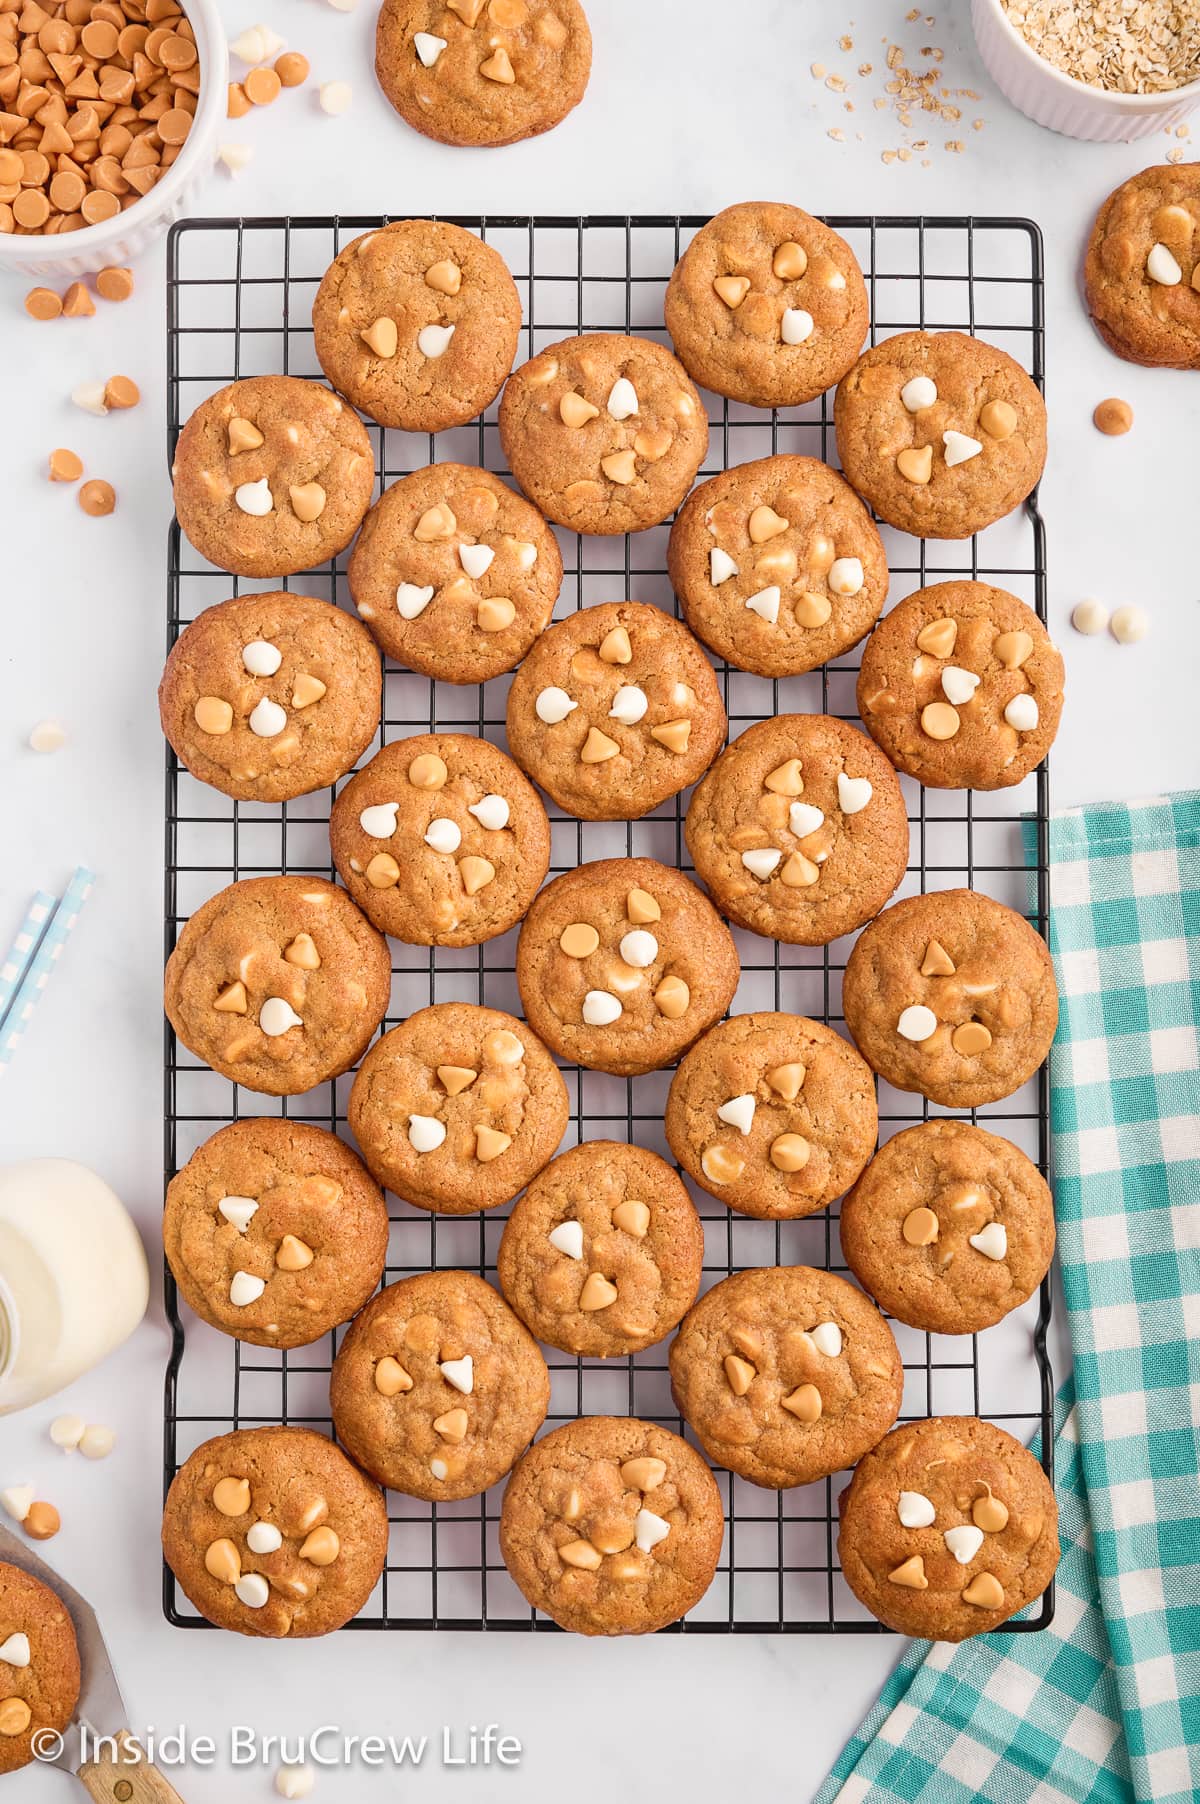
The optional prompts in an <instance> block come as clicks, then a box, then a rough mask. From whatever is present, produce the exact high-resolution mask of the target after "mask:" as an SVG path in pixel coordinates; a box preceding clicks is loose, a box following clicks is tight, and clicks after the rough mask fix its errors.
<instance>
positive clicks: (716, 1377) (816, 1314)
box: [670, 1265, 904, 1488]
mask: <svg viewBox="0 0 1200 1804" xmlns="http://www.w3.org/2000/svg"><path fill="white" fill-rule="evenodd" d="M814 1330H820V1332H819V1333H817V1334H816V1335H815V1337H814ZM747 1333H750V1334H752V1335H753V1336H754V1340H755V1346H756V1351H755V1356H754V1358H753V1361H752V1364H753V1366H754V1381H753V1383H752V1384H751V1385H750V1386H749V1387H748V1388H747V1389H746V1390H745V1392H744V1393H743V1394H742V1395H738V1394H737V1393H736V1391H735V1390H734V1389H733V1387H731V1385H730V1384H729V1381H728V1378H727V1376H726V1372H725V1369H724V1368H725V1361H726V1359H727V1358H729V1357H731V1356H732V1357H735V1358H736V1357H737V1353H736V1348H737V1346H738V1343H739V1339H740V1338H741V1337H743V1336H744V1335H745V1334H747ZM670 1369H671V1392H672V1395H673V1397H674V1399H675V1403H676V1406H677V1408H678V1409H679V1411H680V1413H681V1415H683V1416H684V1418H685V1419H686V1421H687V1422H688V1423H689V1425H690V1426H691V1428H692V1429H693V1430H694V1432H695V1434H696V1436H697V1438H698V1439H699V1441H700V1443H701V1445H702V1446H703V1448H704V1450H705V1452H706V1453H707V1454H708V1457H709V1458H710V1459H711V1460H712V1461H713V1462H714V1463H715V1464H717V1465H720V1466H726V1467H728V1469H729V1470H730V1471H731V1472H736V1473H738V1474H740V1476H741V1477H743V1478H748V1479H750V1480H751V1482H752V1483H754V1484H759V1485H768V1486H775V1487H780V1488H783V1487H790V1486H793V1485H800V1484H810V1483H812V1482H813V1481H814V1480H815V1479H818V1478H824V1477H826V1476H828V1474H829V1473H831V1472H839V1471H842V1470H843V1469H844V1468H845V1467H848V1466H852V1465H853V1464H854V1463H855V1461H856V1460H858V1459H860V1458H861V1457H862V1455H863V1454H864V1453H865V1452H866V1451H867V1449H868V1448H870V1447H873V1446H874V1445H875V1443H876V1442H877V1441H878V1440H879V1438H880V1436H881V1435H882V1434H883V1433H885V1431H886V1430H887V1429H888V1428H890V1426H891V1424H892V1423H893V1422H894V1421H895V1419H896V1416H897V1413H898V1411H899V1408H900V1398H901V1392H902V1389H903V1379H904V1373H903V1367H902V1365H901V1363H900V1354H899V1352H898V1350H897V1348H896V1343H895V1341H894V1340H893V1338H892V1335H891V1331H890V1329H889V1328H888V1325H887V1323H886V1322H885V1321H884V1319H883V1317H882V1316H881V1315H880V1314H879V1313H878V1311H877V1310H876V1308H875V1306H874V1304H873V1303H871V1302H870V1300H869V1299H868V1298H866V1297H864V1296H863V1294H862V1292H861V1291H860V1290H858V1289H857V1288H856V1287H855V1286H854V1285H852V1284H848V1283H847V1282H846V1280H845V1279H844V1278H838V1277H835V1276H834V1275H833V1274H832V1273H830V1272H824V1271H816V1270H813V1269H812V1268H811V1267H809V1266H805V1265H795V1266H772V1267H769V1268H765V1269H756V1270H750V1271H743V1272H739V1273H737V1274H736V1275H735V1276H734V1277H731V1278H724V1279H722V1280H721V1282H720V1283H719V1284H716V1285H714V1286H713V1288H712V1289H711V1290H710V1291H708V1292H706V1294H705V1295H704V1296H703V1297H701V1299H700V1301H699V1302H698V1303H697V1304H696V1305H695V1306H694V1307H693V1308H692V1309H691V1310H690V1311H689V1312H688V1314H687V1315H686V1316H685V1317H684V1319H683V1322H682V1325H681V1326H680V1329H679V1332H678V1334H677V1335H676V1336H675V1339H674V1341H673V1342H672V1343H671V1350H670ZM814 1392H815V1396H814V1395H813V1393H814Z"/></svg>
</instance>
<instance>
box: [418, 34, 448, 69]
mask: <svg viewBox="0 0 1200 1804" xmlns="http://www.w3.org/2000/svg"><path fill="white" fill-rule="evenodd" d="M445 48H446V40H445V38H438V37H435V36H434V35H433V33H432V32H431V31H414V32H413V49H414V50H415V51H416V53H417V55H418V56H419V57H420V59H421V64H422V67H423V68H426V69H432V68H433V65H434V64H435V63H436V62H437V60H438V57H439V56H440V55H441V54H442V51H443V50H444V49H445Z"/></svg>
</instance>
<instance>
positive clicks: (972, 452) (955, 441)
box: [942, 432, 983, 470]
mask: <svg viewBox="0 0 1200 1804" xmlns="http://www.w3.org/2000/svg"><path fill="white" fill-rule="evenodd" d="M942 443H943V445H945V447H946V465H947V468H949V469H951V470H953V469H954V467H955V465H956V464H965V463H967V462H968V461H969V460H970V459H971V458H972V457H978V456H979V453H980V452H981V451H982V450H983V446H982V444H981V443H980V442H979V440H978V439H977V438H970V437H968V435H967V434H966V433H965V432H943V434H942Z"/></svg>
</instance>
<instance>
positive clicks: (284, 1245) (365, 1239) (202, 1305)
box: [163, 1117, 388, 1347]
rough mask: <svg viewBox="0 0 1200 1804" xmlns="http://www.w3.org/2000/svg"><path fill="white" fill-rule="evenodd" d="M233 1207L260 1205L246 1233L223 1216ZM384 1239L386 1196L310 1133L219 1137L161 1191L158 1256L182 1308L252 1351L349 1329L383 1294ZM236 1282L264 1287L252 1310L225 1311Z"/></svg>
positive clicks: (246, 1129) (248, 1126)
mask: <svg viewBox="0 0 1200 1804" xmlns="http://www.w3.org/2000/svg"><path fill="white" fill-rule="evenodd" d="M230 1197H232V1198H236V1199H237V1201H238V1203H239V1204H240V1203H242V1202H243V1201H246V1200H248V1201H250V1202H252V1203H254V1204H256V1205H257V1206H256V1207H255V1209H254V1211H253V1213H252V1215H251V1216H250V1219H249V1221H248V1222H246V1223H245V1224H244V1225H243V1223H242V1220H241V1219H240V1218H239V1219H236V1220H232V1221H231V1220H230V1219H228V1218H227V1216H226V1215H225V1214H224V1213H223V1211H222V1209H221V1203H222V1201H224V1200H225V1199H226V1198H230ZM387 1239H388V1223H387V1209H386V1207H385V1205H384V1200H383V1193H382V1191H381V1190H380V1189H379V1186H378V1185H377V1184H376V1183H375V1182H374V1180H373V1179H372V1178H371V1176H370V1174H369V1173H368V1171H367V1170H366V1167H365V1166H364V1165H363V1163H362V1161H361V1160H360V1159H359V1158H358V1157H357V1156H356V1155H355V1154H354V1153H353V1152H351V1150H350V1148H349V1147H348V1146H345V1145H343V1143H342V1142H341V1141H340V1140H339V1139H337V1138H336V1136H335V1135H333V1134H330V1133H327V1132H326V1131H325V1129H323V1128H319V1127H313V1126H311V1125H309V1124H308V1123H306V1122H299V1121H283V1120H278V1119H271V1118H268V1117H264V1118H261V1119H248V1120H244V1121H235V1122H233V1123H232V1124H231V1125H230V1126H229V1127H225V1128H220V1129H219V1130H218V1131H217V1132H216V1133H215V1134H213V1135H212V1137H211V1138H210V1139H208V1140H206V1141H205V1142H204V1144H203V1146H201V1147H200V1148H199V1149H198V1151H196V1152H195V1153H193V1154H192V1157H191V1158H190V1159H189V1161H188V1163H187V1164H186V1165H185V1166H184V1167H183V1169H182V1170H181V1171H180V1172H179V1173H178V1174H177V1176H176V1177H174V1178H173V1179H172V1181H171V1183H170V1184H169V1186H168V1188H167V1198H166V1207H165V1210H164V1214H163V1245H164V1248H165V1251H166V1255H167V1262H168V1264H169V1265H170V1267H171V1271H172V1273H173V1274H174V1277H175V1281H176V1283H177V1284H178V1285H179V1288H180V1291H181V1292H182V1294H183V1297H184V1300H185V1301H186V1302H187V1304H188V1305H189V1307H190V1308H191V1309H193V1310H194V1311H195V1312H196V1314H197V1315H198V1316H200V1318H201V1319H202V1320H203V1321H206V1322H209V1323H211V1324H212V1326H213V1327H214V1328H219V1329H220V1330H221V1331H222V1332H223V1333H225V1334H232V1335H236V1336H237V1338H238V1339H239V1340H242V1341H249V1342H250V1343H252V1344H253V1345H255V1346H260V1347H303V1346H307V1345H309V1344H310V1343H311V1342H312V1341H315V1340H319V1339H320V1337H321V1336H322V1335H323V1334H326V1333H328V1331H329V1330H330V1329H331V1328H333V1327H336V1326H337V1325H338V1324H339V1323H341V1322H345V1321H349V1319H350V1317H351V1316H352V1315H353V1314H354V1313H355V1311H356V1310H358V1309H360V1308H361V1307H362V1305H363V1304H364V1303H365V1302H366V1300H367V1298H368V1297H369V1296H370V1294H371V1292H372V1291H373V1290H374V1289H375V1286H376V1285H377V1284H378V1282H379V1279H380V1277H381V1275H382V1273H383V1262H384V1258H385V1256H386V1253H387ZM298 1255H299V1256H298ZM305 1255H307V1256H305ZM237 1272H247V1273H249V1274H250V1275H251V1276H252V1277H258V1278H261V1279H263V1280H264V1283H265V1289H264V1290H263V1291H262V1293H261V1295H260V1296H259V1297H258V1298H257V1299H256V1300H254V1301H253V1302H251V1303H249V1304H243V1305H238V1304H236V1303H234V1302H233V1301H231V1299H230V1284H231V1282H232V1280H233V1278H234V1275H235V1273H237Z"/></svg>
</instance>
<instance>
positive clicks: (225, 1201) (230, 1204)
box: [217, 1196, 258, 1234]
mask: <svg viewBox="0 0 1200 1804" xmlns="http://www.w3.org/2000/svg"><path fill="white" fill-rule="evenodd" d="M217 1208H218V1210H219V1211H220V1213H221V1214H222V1215H223V1216H224V1217H225V1220H226V1221H227V1222H229V1223H230V1224H231V1226H233V1227H235V1228H236V1229H237V1231H238V1233H239V1234H244V1233H245V1232H246V1229H247V1228H248V1227H249V1226H250V1222H251V1220H252V1218H253V1217H254V1216H255V1215H256V1214H257V1212H258V1204H257V1203H256V1202H255V1200H254V1198H253V1197H252V1196H223V1197H222V1198H221V1200H220V1202H219V1203H218V1204H217Z"/></svg>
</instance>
